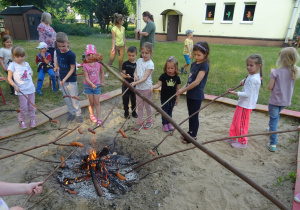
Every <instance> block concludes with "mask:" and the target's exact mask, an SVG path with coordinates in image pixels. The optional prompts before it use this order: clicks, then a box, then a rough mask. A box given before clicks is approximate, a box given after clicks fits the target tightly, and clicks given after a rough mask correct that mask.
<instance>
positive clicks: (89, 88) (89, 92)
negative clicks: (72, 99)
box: [83, 84, 101, 95]
mask: <svg viewBox="0 0 300 210" xmlns="http://www.w3.org/2000/svg"><path fill="white" fill-rule="evenodd" d="M96 86H97V88H96V89H93V88H92V86H90V85H86V84H83V87H84V91H83V92H84V93H85V94H87V95H92V94H94V95H100V94H101V88H100V85H96Z"/></svg>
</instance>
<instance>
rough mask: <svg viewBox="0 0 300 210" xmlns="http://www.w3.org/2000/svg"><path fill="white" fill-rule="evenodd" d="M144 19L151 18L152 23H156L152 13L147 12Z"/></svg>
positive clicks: (144, 13)
mask: <svg viewBox="0 0 300 210" xmlns="http://www.w3.org/2000/svg"><path fill="white" fill-rule="evenodd" d="M142 15H143V17H149V18H150V20H151V21H152V22H154V18H153V15H151V14H150V12H148V11H145V12H143V14H142Z"/></svg>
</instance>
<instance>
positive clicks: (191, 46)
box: [183, 38, 194, 55]
mask: <svg viewBox="0 0 300 210" xmlns="http://www.w3.org/2000/svg"><path fill="white" fill-rule="evenodd" d="M193 45H194V42H193V40H192V39H188V38H187V39H185V41H184V48H183V55H189V51H188V48H187V46H189V48H190V52H191V53H192V51H193Z"/></svg>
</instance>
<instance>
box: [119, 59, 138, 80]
mask: <svg viewBox="0 0 300 210" xmlns="http://www.w3.org/2000/svg"><path fill="white" fill-rule="evenodd" d="M135 68H136V63H131V62H130V61H125V62H124V63H123V65H122V71H124V70H125V74H129V75H130V76H131V77H132V78H125V80H126V81H127V82H128V83H132V82H134V79H133V77H134V71H135Z"/></svg>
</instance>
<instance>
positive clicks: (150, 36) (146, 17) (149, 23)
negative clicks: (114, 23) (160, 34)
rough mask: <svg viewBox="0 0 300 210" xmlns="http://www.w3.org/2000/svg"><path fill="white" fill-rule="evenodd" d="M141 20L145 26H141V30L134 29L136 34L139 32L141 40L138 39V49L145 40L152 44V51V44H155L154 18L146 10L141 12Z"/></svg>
mask: <svg viewBox="0 0 300 210" xmlns="http://www.w3.org/2000/svg"><path fill="white" fill-rule="evenodd" d="M142 15H143V21H144V22H145V23H146V26H145V28H143V30H142V31H140V30H139V29H135V30H134V32H135V33H136V34H139V35H140V36H141V41H140V51H141V47H142V46H143V44H144V43H145V42H150V43H152V46H153V52H154V46H155V24H154V19H153V15H151V14H150V12H148V11H146V12H143V14H142Z"/></svg>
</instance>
